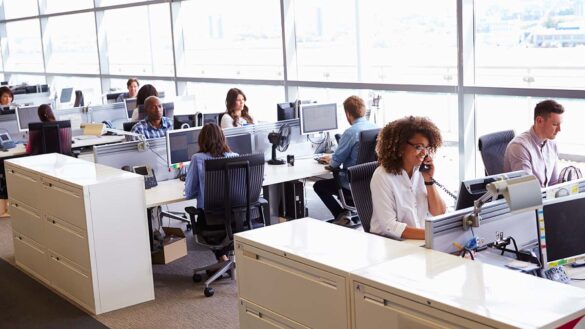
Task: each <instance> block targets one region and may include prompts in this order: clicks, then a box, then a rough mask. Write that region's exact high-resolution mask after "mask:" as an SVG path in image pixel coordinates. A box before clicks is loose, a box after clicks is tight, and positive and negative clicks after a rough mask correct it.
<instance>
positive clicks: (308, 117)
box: [300, 103, 337, 135]
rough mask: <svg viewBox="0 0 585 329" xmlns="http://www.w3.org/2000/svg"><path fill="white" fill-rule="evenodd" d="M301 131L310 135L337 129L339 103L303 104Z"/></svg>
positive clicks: (301, 108) (301, 109)
mask: <svg viewBox="0 0 585 329" xmlns="http://www.w3.org/2000/svg"><path fill="white" fill-rule="evenodd" d="M300 117H301V133H302V134H305V135H308V134H313V133H319V132H325V131H329V130H336V129H337V104H336V103H330V104H301V107H300Z"/></svg>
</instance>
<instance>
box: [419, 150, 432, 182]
mask: <svg viewBox="0 0 585 329" xmlns="http://www.w3.org/2000/svg"><path fill="white" fill-rule="evenodd" d="M423 164H424V165H427V166H428V167H429V170H427V171H424V172H421V174H422V176H423V178H424V180H425V182H430V181H431V180H432V179H433V177H434V176H435V164H434V162H433V157H432V156H431V155H430V154H428V155H427V156H426V157H425V159H424V160H423Z"/></svg>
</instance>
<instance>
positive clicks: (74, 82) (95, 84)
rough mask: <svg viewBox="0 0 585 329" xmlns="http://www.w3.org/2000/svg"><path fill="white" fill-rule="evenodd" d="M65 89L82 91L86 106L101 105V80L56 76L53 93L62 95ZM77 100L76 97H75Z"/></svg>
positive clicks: (52, 86) (53, 80) (52, 88)
mask: <svg viewBox="0 0 585 329" xmlns="http://www.w3.org/2000/svg"><path fill="white" fill-rule="evenodd" d="M63 88H73V90H81V92H82V93H83V101H84V103H85V105H86V106H87V105H90V104H100V103H101V89H102V87H101V82H100V79H99V78H82V77H63V76H55V77H53V78H52V79H51V91H54V92H56V93H60V92H61V89H63ZM73 98H75V95H73Z"/></svg>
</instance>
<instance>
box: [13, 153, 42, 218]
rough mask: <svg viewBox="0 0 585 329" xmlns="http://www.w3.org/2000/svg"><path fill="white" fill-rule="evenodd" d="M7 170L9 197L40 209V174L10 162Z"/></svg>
mask: <svg viewBox="0 0 585 329" xmlns="http://www.w3.org/2000/svg"><path fill="white" fill-rule="evenodd" d="M5 172H6V184H7V186H9V188H8V195H9V197H10V198H11V199H15V200H18V201H20V202H24V203H26V204H27V205H29V206H30V207H33V208H36V209H39V208H40V206H41V205H39V204H38V203H39V193H40V184H39V181H40V176H39V175H38V174H36V173H33V172H30V171H26V170H22V169H20V168H15V167H14V166H11V165H8V164H7V166H6V169H5Z"/></svg>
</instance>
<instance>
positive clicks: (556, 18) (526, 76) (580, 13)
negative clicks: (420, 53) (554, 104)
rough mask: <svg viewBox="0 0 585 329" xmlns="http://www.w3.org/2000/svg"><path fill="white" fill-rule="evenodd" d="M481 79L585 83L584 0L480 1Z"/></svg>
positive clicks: (477, 30) (498, 82) (478, 56)
mask: <svg viewBox="0 0 585 329" xmlns="http://www.w3.org/2000/svg"><path fill="white" fill-rule="evenodd" d="M475 12H476V15H475V17H476V26H475V35H476V47H475V49H476V85H482V86H512V87H525V88H532V87H538V88H578V89H582V88H583V86H585V64H584V62H583V58H584V56H585V12H584V5H583V1H578V0H568V1H497V0H481V1H475Z"/></svg>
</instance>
